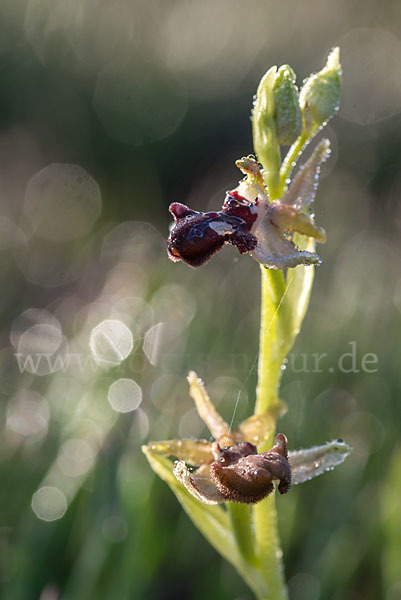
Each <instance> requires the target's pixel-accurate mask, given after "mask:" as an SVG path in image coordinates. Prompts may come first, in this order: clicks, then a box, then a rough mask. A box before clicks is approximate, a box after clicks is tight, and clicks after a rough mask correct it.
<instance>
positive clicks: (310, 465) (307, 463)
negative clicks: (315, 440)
mask: <svg viewBox="0 0 401 600" xmlns="http://www.w3.org/2000/svg"><path fill="white" fill-rule="evenodd" d="M351 450H352V448H351V446H349V445H348V444H346V443H345V442H343V441H342V440H332V441H331V442H327V444H323V445H322V446H312V448H307V449H305V450H296V451H295V452H289V453H288V460H289V463H290V465H291V471H292V484H293V485H296V484H298V483H304V482H305V481H309V479H312V478H313V477H317V476H318V475H322V473H325V472H326V471H331V470H332V469H334V468H335V467H337V466H338V465H341V463H343V462H344V460H345V459H346V458H347V456H348V455H349V453H350V452H351Z"/></svg>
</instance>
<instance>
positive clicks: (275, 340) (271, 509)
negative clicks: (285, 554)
mask: <svg viewBox="0 0 401 600" xmlns="http://www.w3.org/2000/svg"><path fill="white" fill-rule="evenodd" d="M261 274H262V302H261V305H262V306H261V324H260V353H259V370H258V388H257V398H256V405H255V414H260V413H262V412H264V411H266V410H271V409H274V405H275V404H276V403H277V399H278V390H279V385H280V379H281V374H282V371H281V365H282V361H283V359H284V357H285V355H286V350H287V347H288V344H287V343H286V340H287V339H288V336H287V332H286V331H285V330H284V329H283V324H285V323H287V322H288V319H286V318H285V315H283V314H282V313H281V312H280V311H281V310H282V309H283V308H284V305H283V298H284V296H285V293H286V287H285V278H284V274H283V272H282V271H274V270H272V269H265V268H263V267H262V269H261ZM284 327H285V325H284ZM272 438H273V434H272ZM272 441H273V440H272V439H270V440H268V441H267V442H266V444H265V445H264V446H263V447H262V448H259V451H262V450H267V449H268V448H269V447H271V445H272ZM253 522H254V526H255V538H256V548H257V555H258V558H259V560H260V563H261V574H262V576H263V579H264V581H265V585H266V590H267V595H266V594H261V595H259V596H258V599H259V600H285V599H286V598H287V590H286V586H285V581H284V572H283V565H282V552H281V548H280V541H279V536H278V531H277V513H276V507H275V495H271V496H269V497H268V498H266V499H265V500H263V501H262V502H260V503H258V504H256V505H255V506H254V508H253Z"/></svg>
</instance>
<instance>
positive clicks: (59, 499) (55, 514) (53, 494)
mask: <svg viewBox="0 0 401 600" xmlns="http://www.w3.org/2000/svg"><path fill="white" fill-rule="evenodd" d="M31 506H32V510H33V512H34V513H35V515H36V516H37V517H38V519H41V520H42V521H57V519H61V517H62V516H63V515H64V514H65V512H66V510H67V498H66V496H65V494H63V492H61V491H60V490H59V489H58V488H56V487H53V486H49V485H45V486H43V487H41V488H39V489H38V490H37V491H36V492H35V493H34V494H33V496H32V502H31Z"/></svg>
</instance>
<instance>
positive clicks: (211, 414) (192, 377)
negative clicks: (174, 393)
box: [188, 371, 230, 440]
mask: <svg viewBox="0 0 401 600" xmlns="http://www.w3.org/2000/svg"><path fill="white" fill-rule="evenodd" d="M188 383H189V393H190V394H191V397H192V399H193V400H194V402H195V405H196V410H197V411H198V413H199V416H200V418H201V419H202V420H203V421H204V422H205V423H206V425H207V427H208V428H209V431H210V433H211V434H212V436H213V437H214V438H215V439H216V440H221V439H222V438H230V428H229V426H228V423H226V422H225V421H224V419H223V418H222V417H221V416H220V415H219V413H218V412H217V410H216V409H215V407H214V405H213V403H212V401H211V400H210V398H209V394H208V393H207V391H206V388H205V386H204V384H203V381H202V380H201V379H199V377H198V376H197V374H196V373H195V371H190V372H189V374H188Z"/></svg>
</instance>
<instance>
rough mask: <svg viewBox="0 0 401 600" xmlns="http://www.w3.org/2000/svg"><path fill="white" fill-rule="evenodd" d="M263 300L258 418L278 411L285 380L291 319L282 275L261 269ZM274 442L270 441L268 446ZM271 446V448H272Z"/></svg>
mask: <svg viewBox="0 0 401 600" xmlns="http://www.w3.org/2000/svg"><path fill="white" fill-rule="evenodd" d="M261 276H262V300H261V322H260V339H259V366H258V387H257V391H256V405H255V414H261V413H263V412H265V411H267V410H271V409H274V405H275V404H277V398H278V390H279V385H280V379H281V374H282V371H281V365H282V363H283V360H284V358H285V356H286V354H287V348H288V343H287V342H288V332H287V331H286V329H287V325H288V324H289V319H287V318H285V315H284V314H283V313H284V312H285V311H286V310H287V305H286V304H284V303H283V299H284V298H285V294H286V281H285V278H284V274H283V272H282V271H275V270H273V269H265V268H264V267H262V268H261ZM270 442H272V439H270V440H268V442H267V443H266V446H268V445H269V444H270ZM270 445H271V444H270Z"/></svg>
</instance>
